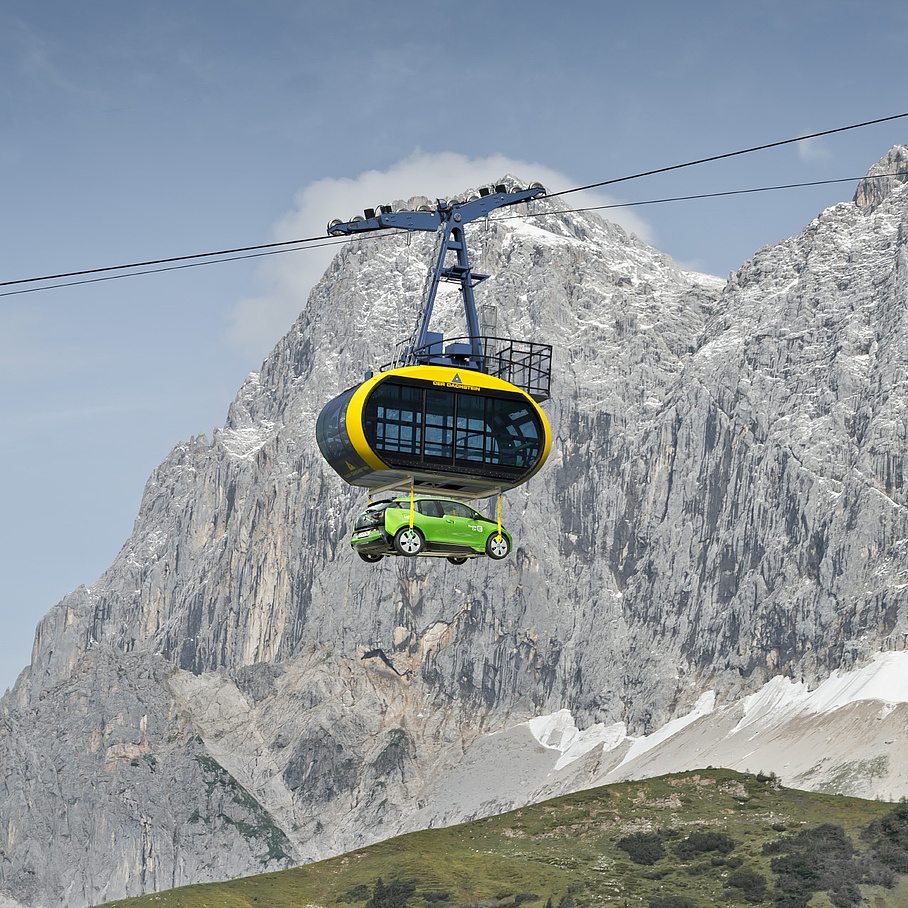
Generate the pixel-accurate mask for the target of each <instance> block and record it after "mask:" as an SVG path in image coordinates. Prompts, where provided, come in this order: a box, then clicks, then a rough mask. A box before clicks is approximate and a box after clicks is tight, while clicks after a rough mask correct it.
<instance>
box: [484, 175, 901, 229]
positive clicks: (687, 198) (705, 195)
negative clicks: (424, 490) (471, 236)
mask: <svg viewBox="0 0 908 908" xmlns="http://www.w3.org/2000/svg"><path fill="white" fill-rule="evenodd" d="M898 176H906V173H905V172H904V171H902V172H900V173H877V174H872V175H864V176H862V177H840V178H839V179H836V180H812V181H810V182H806V183H781V184H779V185H778V186H758V187H756V188H752V189H728V190H726V191H724V192H701V193H698V194H696V195H677V196H670V197H666V198H664V199H646V200H645V201H642V202H612V203H610V204H608V205H591V206H589V207H588V208H571V209H570V210H571V211H604V210H605V209H609V208H636V207H637V206H638V205H661V204H662V203H663V202H691V201H695V200H697V199H718V198H722V197H723V196H729V195H748V194H751V193H755V192H775V191H776V190H780V189H802V188H804V187H809V186H829V185H832V184H833V183H856V182H860V181H861V180H883V179H888V178H889V177H898ZM570 191H573V190H570ZM552 195H564V193H557V192H556V193H553V194H552ZM551 197H552V196H545V198H551ZM520 204H522V203H520ZM551 213H552V212H550V211H535V212H532V213H527V214H509V215H506V216H505V217H503V218H499V220H502V221H509V220H514V219H516V218H541V217H545V216H546V215H549V214H551Z"/></svg>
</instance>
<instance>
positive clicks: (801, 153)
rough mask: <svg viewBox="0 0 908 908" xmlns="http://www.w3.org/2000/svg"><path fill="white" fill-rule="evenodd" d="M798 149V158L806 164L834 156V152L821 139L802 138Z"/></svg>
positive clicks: (826, 159)
mask: <svg viewBox="0 0 908 908" xmlns="http://www.w3.org/2000/svg"><path fill="white" fill-rule="evenodd" d="M797 149H798V159H799V160H801V161H803V162H804V163H805V164H815V163H817V162H818V161H828V160H830V159H831V158H832V152H831V151H830V150H829V148H828V147H827V146H826V144H825V143H824V142H823V141H822V140H821V139H801V141H800V142H798V144H797Z"/></svg>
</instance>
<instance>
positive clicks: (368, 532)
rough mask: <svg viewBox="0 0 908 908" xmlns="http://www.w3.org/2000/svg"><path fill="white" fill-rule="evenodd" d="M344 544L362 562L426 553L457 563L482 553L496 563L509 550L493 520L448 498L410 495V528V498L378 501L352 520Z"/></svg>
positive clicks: (508, 538) (508, 539)
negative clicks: (348, 536) (411, 504)
mask: <svg viewBox="0 0 908 908" xmlns="http://www.w3.org/2000/svg"><path fill="white" fill-rule="evenodd" d="M350 545H352V546H353V548H354V549H355V551H356V553H357V554H358V555H359V557H360V558H362V559H363V561H369V562H375V561H381V559H382V558H383V557H384V556H385V555H406V556H408V557H411V556H413V555H432V556H435V557H443V558H447V559H448V561H450V562H451V563H452V564H463V563H464V562H465V561H466V560H467V559H468V558H481V557H483V556H485V555H488V557H489V558H494V559H495V560H496V561H497V560H500V559H501V558H504V557H506V556H507V554H508V552H510V551H511V536H510V534H509V533H507V532H505V530H504V529H502V530H501V533H500V534H499V532H498V523H497V521H495V520H492V519H491V518H490V517H486V516H485V514H480V513H479V511H477V510H475V509H474V508H471V507H470V506H469V505H467V504H464V503H463V502H462V501H455V500H453V499H450V498H423V497H420V498H416V499H415V500H414V502H413V526H412V527H411V526H410V498H409V496H408V497H406V498H395V499H393V500H392V501H378V502H375V503H374V504H371V505H369V507H368V508H367V509H366V511H364V512H363V513H362V514H360V516H359V517H357V518H356V524H355V526H354V530H353V536H352V537H351V538H350Z"/></svg>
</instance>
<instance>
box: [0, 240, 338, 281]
mask: <svg viewBox="0 0 908 908" xmlns="http://www.w3.org/2000/svg"><path fill="white" fill-rule="evenodd" d="M324 239H325V238H324V236H309V237H305V238H304V239H300V240H284V241H283V242H280V243H262V244H261V245H259V246H240V247H238V248H236V249H219V250H218V251H217V252H197V253H195V254H194V255H175V256H172V257H171V258H167V259H151V260H150V261H147V262H132V263H131V264H129V265H108V266H107V267H106V268H88V269H86V270H84V271H64V272H62V273H60V274H45V275H43V276H42V277H26V278H21V279H20V280H17V281H0V287H11V286H12V285H13V284H31V283H34V282H36V281H53V280H57V279H58V278H61V277H80V276H81V275H83V274H99V273H100V272H103V271H122V270H125V269H127V268H145V267H146V266H148V265H165V264H167V263H168V262H185V261H188V260H189V259H203V258H210V257H212V256H215V255H232V254H233V253H235V252H250V251H252V250H255V249H274V248H275V247H277V246H294V245H297V244H298V243H315V244H317V245H320V246H324V245H327V244H326V243H324V242H319V241H320V240H324ZM285 251H288V252H292V251H293V250H292V249H290V250H285ZM254 257H255V256H251V255H241V256H237V258H254ZM221 261H224V262H226V261H231V259H221ZM200 264H206V263H205V262H201V263H200ZM156 270H159V271H169V270H174V269H168V268H160V269H156ZM139 273H140V274H150V272H148V271H142V272H139ZM59 286H61V287H66V286H69V285H68V284H60V285H59Z"/></svg>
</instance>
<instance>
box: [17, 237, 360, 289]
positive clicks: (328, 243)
mask: <svg viewBox="0 0 908 908" xmlns="http://www.w3.org/2000/svg"><path fill="white" fill-rule="evenodd" d="M319 239H321V237H319ZM296 242H300V241H299V240H297V241H296ZM346 242H348V240H327V241H325V242H321V243H312V244H311V245H309V246H303V247H301V248H294V249H271V250H270V251H268V252H253V253H250V254H249V255H234V256H231V257H230V258H225V259H208V261H205V262H186V263H185V264H183V265H168V266H166V267H164V268H149V269H147V270H146V271H127V272H124V273H122V274H107V275H105V276H104V277H89V278H85V279H83V280H81V281H66V282H64V283H62V284H48V285H47V286H46V287H23V288H21V289H19V290H6V291H4V292H2V293H0V296H17V295H19V294H21V293H37V292H39V291H41V290H55V289H56V288H57V287H77V286H79V285H80V284H99V283H101V282H102V281H116V280H120V279H121V278H124V277H138V276H139V275H140V274H158V273H160V272H162V271H182V270H183V269H184V268H197V267H198V266H199V265H219V264H223V263H224V262H238V261H240V260H241V259H258V258H262V257H263V256H266V255H281V254H282V253H285V252H303V251H305V250H306V249H317V248H318V247H319V246H338V245H340V244H341V243H346ZM269 245H274V244H269ZM250 248H253V249H254V248H256V247H254V246H253V247H250ZM217 254H218V253H205V255H217ZM181 258H182V259H187V258H197V256H191V255H189V256H182V257H181ZM164 261H174V259H164ZM177 261H179V259H178V260H177ZM114 267H115V268H130V267H133V268H134V267H137V266H135V265H132V266H130V265H117V266H114ZM112 270H113V268H94V269H92V270H91V271H88V272H85V271H83V272H76V273H81V274H95V273H97V272H99V271H112ZM31 280H33V281H41V280H47V278H40V277H35V278H31ZM8 283H10V284H24V283H27V281H9V282H8ZM2 286H4V285H3V284H0V287H2Z"/></svg>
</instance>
